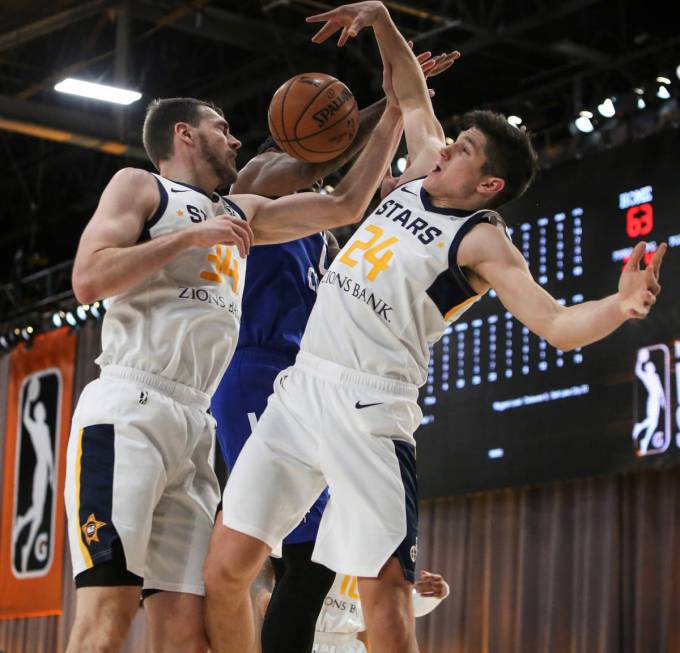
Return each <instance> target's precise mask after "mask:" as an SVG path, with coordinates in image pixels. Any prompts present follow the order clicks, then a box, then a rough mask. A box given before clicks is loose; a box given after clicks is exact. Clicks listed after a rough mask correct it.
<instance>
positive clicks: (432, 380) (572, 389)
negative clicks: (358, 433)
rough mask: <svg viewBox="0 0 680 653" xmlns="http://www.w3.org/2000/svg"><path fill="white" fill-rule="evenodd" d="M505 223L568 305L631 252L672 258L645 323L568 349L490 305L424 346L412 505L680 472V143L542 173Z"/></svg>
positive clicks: (622, 151)
mask: <svg viewBox="0 0 680 653" xmlns="http://www.w3.org/2000/svg"><path fill="white" fill-rule="evenodd" d="M501 213H502V214H503V216H504V218H505V219H506V221H507V223H508V225H509V226H510V228H511V231H512V239H513V242H514V244H515V245H516V246H517V247H518V248H519V250H520V251H521V252H522V254H523V255H524V257H525V258H526V259H527V261H528V263H529V267H530V269H531V272H532V274H533V276H534V278H535V279H536V281H537V282H538V283H539V284H541V285H542V286H543V287H544V288H545V289H546V290H547V291H548V292H549V293H550V294H551V295H553V297H555V298H556V299H557V300H558V301H559V302H560V303H563V304H565V305H573V304H578V303H581V302H585V301H589V300H593V299H599V298H602V297H604V296H606V295H609V294H612V293H614V292H616V290H617V285H618V278H619V274H620V272H621V269H622V267H623V265H624V264H625V262H626V261H627V260H628V257H629V256H630V253H631V250H632V248H633V246H634V244H635V243H636V242H638V241H639V240H645V241H646V242H647V243H648V247H647V254H646V259H647V260H649V259H650V258H651V256H652V255H653V253H654V251H655V250H656V248H657V246H658V244H660V243H661V242H667V243H668V245H669V250H668V252H667V254H666V258H665V261H664V264H663V268H662V272H661V284H662V286H663V289H662V293H661V295H660V297H659V300H658V301H657V303H656V305H655V306H654V308H653V309H652V313H651V314H650V316H649V317H648V318H647V319H646V320H643V321H638V320H630V321H628V322H627V323H626V324H624V325H623V326H622V327H621V328H620V329H619V330H618V331H616V332H615V333H613V334H612V335H610V336H609V337H608V338H607V339H605V340H603V341H601V342H599V343H595V344H593V345H590V346H588V347H584V348H583V349H576V350H574V351H569V352H564V351H560V350H557V349H555V348H554V347H552V346H550V345H549V344H548V343H547V342H546V341H545V340H543V339H541V338H539V337H537V336H535V335H534V334H532V333H531V332H530V331H529V330H528V329H527V328H526V327H524V326H523V325H522V324H521V323H520V322H518V321H517V320H515V319H514V318H513V317H512V316H511V315H510V313H508V312H507V311H506V310H505V309H504V307H503V305H502V304H501V303H500V301H499V300H498V298H497V297H495V296H494V293H493V292H492V293H490V295H489V296H487V297H485V298H483V299H482V300H481V301H480V302H478V303H477V304H475V306H473V307H472V308H471V309H470V310H469V311H468V312H467V313H465V314H464V315H463V317H462V318H461V320H460V321H458V322H456V323H454V324H452V325H451V326H450V327H449V328H448V329H447V332H446V334H445V336H444V338H443V339H442V340H441V341H440V342H439V343H437V344H436V345H435V346H434V347H433V348H432V352H431V353H432V355H431V359H430V367H429V375H428V380H427V384H426V385H425V386H424V387H423V388H422V389H421V394H420V404H421V407H422V409H423V421H422V424H421V427H420V429H419V430H418V432H417V440H418V466H419V479H420V489H421V496H422V497H436V496H446V495H451V494H459V493H465V492H472V491H476V490H484V489H489V488H499V487H506V486H511V485H526V484H531V483H540V482H545V481H550V480H557V479H567V478H573V477H579V476H590V475H596V474H609V473H614V472H623V471H630V470H635V469H645V468H649V467H653V466H658V465H666V464H673V463H675V464H678V463H680V407H679V406H680V131H678V130H675V131H670V132H665V133H663V134H659V135H657V136H655V137H650V138H648V139H646V140H644V141H639V142H635V143H631V144H628V145H626V146H624V147H620V148H618V149H615V150H610V151H607V152H603V153H598V154H594V155H592V156H591V157H589V158H586V159H584V160H580V161H574V162H571V163H569V164H565V165H562V166H560V167H557V168H554V169H552V170H548V171H544V172H542V173H541V174H540V175H539V177H538V178H537V180H536V182H535V183H534V186H533V187H532V188H531V189H530V190H529V191H528V192H527V194H526V195H525V196H524V197H522V198H521V199H520V200H518V201H517V202H515V203H513V204H512V205H510V206H508V207H507V208H506V209H502V210H501Z"/></svg>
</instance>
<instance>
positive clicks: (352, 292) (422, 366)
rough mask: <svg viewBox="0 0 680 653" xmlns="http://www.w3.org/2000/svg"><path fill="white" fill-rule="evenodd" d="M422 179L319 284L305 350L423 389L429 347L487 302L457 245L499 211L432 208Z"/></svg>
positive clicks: (394, 195)
mask: <svg viewBox="0 0 680 653" xmlns="http://www.w3.org/2000/svg"><path fill="white" fill-rule="evenodd" d="M422 183H423V180H422V179H415V180H413V181H410V182H408V183H406V184H405V185H403V186H399V187H398V188H396V189H395V190H393V191H392V192H391V193H390V194H389V195H388V196H387V197H386V198H385V199H384V200H382V201H381V202H380V204H379V206H378V207H377V208H376V209H375V211H373V213H372V214H371V215H370V216H369V217H368V218H367V219H366V220H365V221H364V222H363V223H362V225H361V226H360V227H359V229H358V230H357V231H356V233H355V234H354V235H353V236H352V238H351V239H350V240H349V242H348V243H347V244H346V245H345V247H343V249H342V251H341V252H340V253H339V254H338V256H337V257H336V258H335V260H334V261H333V264H332V265H331V267H330V269H329V270H328V272H327V273H326V274H325V275H324V277H323V279H322V280H321V282H320V284H319V290H318V296H317V300H316V304H315V306H314V309H313V311H312V314H311V316H310V319H309V322H308V324H307V329H306V331H305V334H304V337H303V339H302V346H301V349H302V350H303V351H307V352H310V353H312V354H314V355H316V356H319V357H321V358H326V359H328V360H331V361H333V362H335V363H338V364H340V365H343V366H345V367H349V368H353V369H360V370H362V371H364V372H369V373H372V374H377V375H380V376H383V377H388V378H393V379H398V380H400V381H405V382H408V383H413V384H416V385H418V386H420V385H422V384H423V383H425V380H426V378H427V364H428V360H429V347H430V345H432V344H433V343H435V342H436V341H437V340H439V339H440V338H441V336H442V334H443V333H444V330H445V329H446V327H447V326H448V325H449V324H451V323H452V322H454V321H455V320H457V319H458V318H459V317H460V316H461V315H462V314H463V313H464V312H465V311H466V310H467V309H468V308H469V307H470V306H471V304H473V303H474V302H476V301H477V300H478V299H479V298H480V295H478V294H477V293H475V291H474V290H473V289H472V288H471V286H470V284H469V283H468V281H467V279H466V278H465V275H464V274H463V272H462V271H461V269H460V267H459V266H458V263H457V255H458V246H459V244H460V242H461V240H462V238H463V236H465V234H466V233H468V232H469V231H470V229H472V227H474V226H475V225H477V224H479V223H480V222H490V223H493V224H495V223H496V221H497V220H499V216H498V214H497V213H495V212H494V211H489V210H481V211H476V212H469V211H459V210H457V209H446V208H440V207H437V206H434V205H433V204H432V202H431V201H430V198H429V196H428V194H427V192H426V191H425V189H424V188H423V187H422Z"/></svg>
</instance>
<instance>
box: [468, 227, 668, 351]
mask: <svg viewBox="0 0 680 653" xmlns="http://www.w3.org/2000/svg"><path fill="white" fill-rule="evenodd" d="M645 247H646V245H645V243H638V244H637V246H636V247H635V249H634V250H633V253H632V255H631V258H630V261H629V262H628V263H627V264H626V267H625V268H624V270H623V272H622V273H621V277H620V280H619V287H618V292H616V293H614V294H612V295H610V296H608V297H605V298H603V299H600V300H596V301H589V302H584V303H583V304H577V305H575V306H568V307H565V306H562V305H561V304H560V303H559V302H557V300H555V299H554V298H553V297H552V296H551V295H550V294H549V293H548V292H546V291H545V290H544V289H543V288H542V287H541V286H540V285H539V284H538V283H536V281H535V280H534V278H533V277H532V276H531V272H530V271H529V267H528V265H527V263H526V261H525V259H524V257H523V256H522V255H521V253H520V252H519V250H517V248H516V247H515V246H514V245H513V244H512V243H511V242H510V241H509V239H508V238H507V237H506V236H505V234H504V233H503V231H502V230H501V229H500V228H499V227H497V226H493V225H490V224H479V225H477V226H476V227H474V228H473V229H472V231H471V232H470V233H469V234H468V235H467V236H466V237H465V238H464V239H463V240H462V241H461V244H460V248H459V250H458V265H459V266H460V267H461V268H463V269H464V270H465V271H466V272H467V274H468V278H469V281H470V284H471V286H472V287H473V289H474V290H475V291H477V292H484V291H486V290H487V289H488V288H489V287H491V288H493V289H494V290H495V291H496V293H497V294H498V297H499V299H500V300H501V302H502V304H503V306H505V308H506V309H507V310H508V311H510V312H511V313H512V314H513V315H514V316H515V317H516V318H517V319H518V320H519V321H520V322H522V323H523V324H525V325H526V326H527V327H529V329H531V331H533V332H534V333H535V334H537V335H538V336H540V337H542V338H545V340H547V341H548V342H549V343H550V344H551V345H553V346H554V347H556V348H557V349H561V350H562V351H569V350H571V349H574V348H576V347H583V346H585V345H588V344H590V343H593V342H596V341H597V340H601V339H602V338H604V337H605V336H607V335H609V334H610V333H611V332H612V331H614V330H615V329H617V328H618V327H619V326H621V325H622V324H623V323H624V322H625V321H626V320H628V319H630V318H637V319H641V318H644V317H646V316H647V314H648V313H649V310H650V309H651V307H652V306H653V305H654V303H655V302H656V296H657V295H658V294H659V292H660V290H661V286H660V285H659V272H660V269H661V261H662V260H663V256H664V254H665V252H666V245H665V244H662V245H661V246H660V247H659V249H658V250H657V251H656V252H655V254H654V256H653V258H652V260H651V262H650V264H649V265H648V266H647V267H646V268H645V269H641V268H640V263H641V261H642V258H643V256H644V253H645Z"/></svg>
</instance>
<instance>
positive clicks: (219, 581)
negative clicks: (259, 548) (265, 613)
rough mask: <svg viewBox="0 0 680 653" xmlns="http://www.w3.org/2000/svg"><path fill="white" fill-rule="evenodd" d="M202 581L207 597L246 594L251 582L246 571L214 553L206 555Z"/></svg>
mask: <svg viewBox="0 0 680 653" xmlns="http://www.w3.org/2000/svg"><path fill="white" fill-rule="evenodd" d="M203 579H204V582H205V589H206V594H207V597H208V598H210V596H211V595H215V594H218V593H223V592H228V593H230V594H231V595H233V594H234V593H243V594H247V592H248V589H249V588H250V583H251V581H252V580H253V578H252V577H251V574H249V573H248V571H247V570H246V569H243V568H239V566H238V565H235V564H233V562H232V561H230V560H228V559H224V558H222V557H221V556H219V555H216V554H215V553H210V554H208V557H207V558H206V561H205V563H204V565H203Z"/></svg>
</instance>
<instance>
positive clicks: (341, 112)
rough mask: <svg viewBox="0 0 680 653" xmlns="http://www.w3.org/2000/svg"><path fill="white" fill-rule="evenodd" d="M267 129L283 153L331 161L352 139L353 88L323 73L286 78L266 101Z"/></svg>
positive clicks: (355, 120)
mask: <svg viewBox="0 0 680 653" xmlns="http://www.w3.org/2000/svg"><path fill="white" fill-rule="evenodd" d="M268 119H269V131H270V132H271V135H272V137H273V138H274V140H275V141H276V143H277V145H278V146H279V147H280V148H281V149H282V150H283V151H284V152H286V153H288V154H290V155H291V156H293V157H295V158H296V159H301V160H302V161H309V162H312V163H320V162H322V161H330V160H331V159H334V158H336V157H337V156H339V155H340V154H342V153H343V152H344V151H345V150H346V149H347V148H348V147H349V145H350V144H351V143H352V141H353V140H354V136H355V135H356V131H357V127H358V126H359V109H358V108H357V103H356V100H355V99H354V95H353V94H352V91H350V90H349V88H347V86H345V85H344V84H343V83H342V82H341V81H339V80H337V79H336V78H335V77H331V76H330V75H325V74H324V73H304V74H302V75H296V76H295V77H292V78H291V79H289V80H288V81H287V82H286V83H285V84H283V85H282V86H281V87H280V88H279V89H278V90H277V91H276V93H274V97H273V98H272V101H271V103H270V105H269V113H268Z"/></svg>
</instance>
